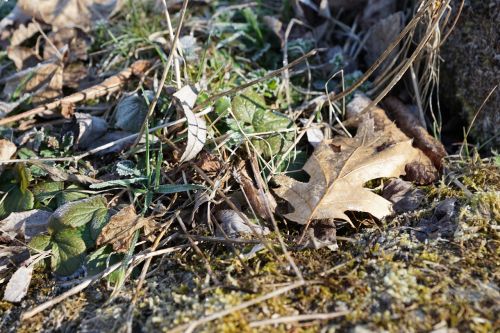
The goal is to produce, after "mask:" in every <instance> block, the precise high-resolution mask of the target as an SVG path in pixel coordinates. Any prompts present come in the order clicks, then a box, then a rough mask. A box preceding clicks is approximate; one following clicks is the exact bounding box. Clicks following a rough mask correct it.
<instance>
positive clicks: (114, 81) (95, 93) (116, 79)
mask: <svg viewBox="0 0 500 333" xmlns="http://www.w3.org/2000/svg"><path fill="white" fill-rule="evenodd" d="M149 66H151V62H149V61H148V60H137V61H136V62H134V63H133V64H132V65H131V66H130V67H129V68H127V69H124V70H123V71H121V72H120V73H118V74H116V75H113V76H111V77H109V78H107V79H106V80H104V81H103V82H102V83H101V84H98V85H95V86H92V87H90V88H87V89H85V90H83V91H80V92H77V93H74V94H72V95H69V96H66V97H63V98H61V99H57V100H55V101H53V102H50V103H47V104H44V105H41V106H39V107H36V108H34V109H31V110H29V111H25V112H22V113H19V114H16V115H14V116H10V117H7V118H4V119H0V126H3V125H7V124H10V123H13V122H15V121H19V120H22V119H25V118H28V117H31V116H34V115H38V114H42V113H44V112H47V111H50V110H54V109H55V108H58V107H59V106H62V105H71V104H75V103H79V102H83V101H88V100H91V99H96V98H99V97H102V96H105V95H108V94H111V93H113V92H115V91H118V90H120V89H121V88H122V87H123V86H124V85H125V83H127V81H128V80H129V79H130V78H131V77H132V76H140V75H142V73H144V72H145V71H146V70H147V69H148V68H149Z"/></svg>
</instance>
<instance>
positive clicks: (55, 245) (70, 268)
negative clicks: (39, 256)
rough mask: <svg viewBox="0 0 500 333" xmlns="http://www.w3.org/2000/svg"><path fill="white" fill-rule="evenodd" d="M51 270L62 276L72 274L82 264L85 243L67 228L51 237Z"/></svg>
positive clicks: (78, 234) (73, 231)
mask: <svg viewBox="0 0 500 333" xmlns="http://www.w3.org/2000/svg"><path fill="white" fill-rule="evenodd" d="M51 241H52V242H51V244H52V257H51V267H52V270H53V271H54V272H55V273H56V274H58V275H62V276H67V275H71V274H73V273H74V272H75V271H77V270H78V268H80V266H81V265H82V264H83V261H84V258H85V250H86V246H85V242H84V241H83V239H82V237H81V234H80V233H79V232H77V231H76V230H75V229H72V228H67V229H64V230H61V231H58V232H56V233H54V234H53V235H52V238H51Z"/></svg>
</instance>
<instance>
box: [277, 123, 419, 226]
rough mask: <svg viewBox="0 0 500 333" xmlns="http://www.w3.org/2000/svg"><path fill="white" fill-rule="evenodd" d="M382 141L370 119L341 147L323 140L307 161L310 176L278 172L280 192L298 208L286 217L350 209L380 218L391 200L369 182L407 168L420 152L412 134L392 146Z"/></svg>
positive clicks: (305, 218) (341, 215) (333, 215)
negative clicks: (305, 179)
mask: <svg viewBox="0 0 500 333" xmlns="http://www.w3.org/2000/svg"><path fill="white" fill-rule="evenodd" d="M381 142H383V140H381V135H380V134H378V135H376V134H375V133H374V129H373V120H372V119H367V120H365V121H364V122H363V123H362V125H361V126H360V127H359V128H358V132H357V134H356V136H355V137H354V138H351V139H345V140H344V142H343V145H342V146H341V147H338V146H335V145H331V144H330V142H328V141H324V142H323V143H321V144H320V145H319V146H318V148H316V149H315V151H314V153H313V155H312V156H311V157H310V158H309V160H308V161H307V163H306V165H305V166H304V171H306V172H307V173H308V174H309V175H310V176H311V178H310V180H309V182H307V183H302V182H299V181H296V180H294V179H292V178H289V177H286V176H278V177H277V179H276V181H277V183H278V185H280V187H279V188H277V189H276V190H275V192H276V194H278V195H279V196H280V197H281V198H283V199H285V200H287V201H288V202H289V203H290V204H291V205H292V206H293V208H294V212H293V213H290V214H286V215H285V217H286V218H288V219H290V220H292V221H295V222H297V223H300V224H306V223H308V222H309V221H312V220H320V219H343V220H346V221H350V220H349V218H348V217H347V215H346V214H345V212H346V211H360V212H367V213H370V214H372V215H373V216H375V217H376V218H379V219H381V218H383V217H384V216H387V215H389V214H391V213H392V209H391V206H392V204H391V202H389V201H387V200H386V199H384V198H382V197H380V196H378V195H376V194H374V193H373V192H372V191H370V190H369V189H367V188H365V187H364V184H365V183H366V182H368V181H369V180H372V179H376V178H384V177H399V176H400V175H402V174H404V168H405V165H406V164H407V163H408V162H410V161H411V160H412V159H413V158H414V156H415V155H416V153H417V152H416V150H415V149H414V148H412V146H411V141H410V140H408V141H406V142H400V143H396V144H394V145H392V146H389V147H383V146H380V143H381ZM339 148H340V151H338V150H339Z"/></svg>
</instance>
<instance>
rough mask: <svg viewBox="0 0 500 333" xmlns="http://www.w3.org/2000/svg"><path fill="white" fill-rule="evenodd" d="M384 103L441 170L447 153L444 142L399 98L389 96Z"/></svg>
mask: <svg viewBox="0 0 500 333" xmlns="http://www.w3.org/2000/svg"><path fill="white" fill-rule="evenodd" d="M383 103H384V106H385V107H386V108H387V111H388V112H389V114H390V115H391V116H392V117H393V118H394V119H395V120H396V124H397V125H398V127H399V128H401V130H402V131H403V132H404V133H405V134H406V135H407V136H409V137H410V138H413V139H414V145H415V147H418V148H419V149H420V150H422V151H423V152H424V154H425V155H427V156H428V157H429V158H430V159H431V161H432V163H433V164H434V166H435V167H436V168H437V169H438V170H440V169H441V168H442V167H443V158H444V157H445V156H446V155H447V153H446V149H445V148H444V146H443V144H442V143H441V142H440V141H438V140H437V139H435V138H434V137H433V136H432V135H430V134H429V133H428V132H427V131H426V129H425V128H423V127H422V126H421V125H420V121H419V120H418V118H417V117H415V116H414V115H413V113H412V112H411V111H410V110H409V109H408V107H407V106H406V105H405V104H403V102H401V101H400V100H399V99H397V98H396V97H392V96H389V97H387V98H386V99H384V101H383Z"/></svg>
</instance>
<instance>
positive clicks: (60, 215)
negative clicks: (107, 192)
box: [49, 196, 107, 232]
mask: <svg viewBox="0 0 500 333" xmlns="http://www.w3.org/2000/svg"><path fill="white" fill-rule="evenodd" d="M103 212H107V208H106V199H104V197H101V196H95V197H92V198H88V199H83V200H78V201H73V202H68V203H67V204H65V205H63V206H61V207H59V208H58V209H57V210H56V211H55V212H54V213H53V214H52V216H51V217H50V220H49V230H51V231H52V232H54V231H59V230H62V229H63V228H67V227H72V228H77V227H81V226H83V225H85V224H87V223H89V222H92V221H94V219H96V218H99V217H101V215H102V214H103Z"/></svg>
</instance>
